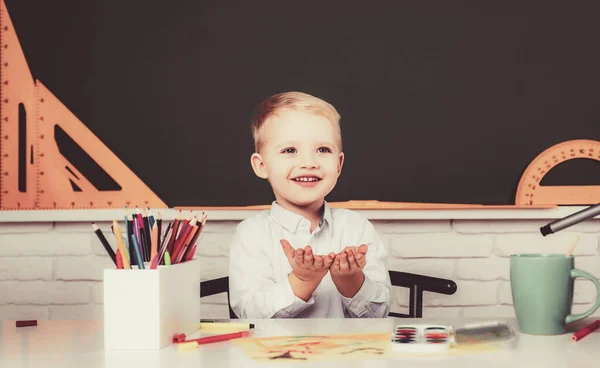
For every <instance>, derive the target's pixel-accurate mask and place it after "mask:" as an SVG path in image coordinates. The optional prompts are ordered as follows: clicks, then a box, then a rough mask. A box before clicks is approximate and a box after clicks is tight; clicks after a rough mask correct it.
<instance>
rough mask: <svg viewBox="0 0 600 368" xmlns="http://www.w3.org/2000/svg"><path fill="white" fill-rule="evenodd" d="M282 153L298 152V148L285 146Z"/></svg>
mask: <svg viewBox="0 0 600 368" xmlns="http://www.w3.org/2000/svg"><path fill="white" fill-rule="evenodd" d="M281 153H296V149H295V148H294V147H289V148H285V149H284V150H282V151H281Z"/></svg>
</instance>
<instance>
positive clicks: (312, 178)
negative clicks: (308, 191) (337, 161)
mask: <svg viewBox="0 0 600 368" xmlns="http://www.w3.org/2000/svg"><path fill="white" fill-rule="evenodd" d="M292 180H293V181H297V182H302V183H313V182H317V181H321V178H317V177H315V176H301V177H298V178H294V179H292Z"/></svg>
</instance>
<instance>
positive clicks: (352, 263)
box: [329, 244, 369, 277]
mask: <svg viewBox="0 0 600 368" xmlns="http://www.w3.org/2000/svg"><path fill="white" fill-rule="evenodd" d="M368 249H369V247H368V246H367V245H366V244H362V245H360V246H358V247H346V248H344V249H343V250H342V251H341V252H340V253H338V254H336V256H335V259H334V260H333V263H332V264H331V267H330V269H329V272H331V277H344V276H352V275H355V274H357V273H359V272H362V269H363V268H364V267H365V265H366V264H367V250H368Z"/></svg>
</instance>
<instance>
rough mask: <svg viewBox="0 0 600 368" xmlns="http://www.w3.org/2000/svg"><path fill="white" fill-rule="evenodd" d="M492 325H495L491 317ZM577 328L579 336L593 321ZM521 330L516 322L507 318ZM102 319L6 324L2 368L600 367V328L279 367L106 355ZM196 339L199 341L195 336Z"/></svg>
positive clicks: (233, 356)
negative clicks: (481, 346)
mask: <svg viewBox="0 0 600 368" xmlns="http://www.w3.org/2000/svg"><path fill="white" fill-rule="evenodd" d="M488 320H489V319H488ZM248 321H249V322H253V323H255V324H256V329H255V331H254V336H255V337H267V336H289V335H313V334H339V333H350V332H360V333H379V332H388V331H390V332H391V331H392V329H393V327H394V326H395V325H397V324H407V323H440V324H444V325H454V326H460V325H462V324H466V323H474V322H480V321H482V320H477V319H444V320H433V319H431V320H430V319H427V320H423V319H395V318H384V319H304V320H298V319H296V320H294V319H285V320H283V319H279V320H248ZM592 321H593V320H590V319H588V320H585V321H580V322H577V323H574V324H573V325H571V326H570V330H573V331H575V330H577V329H579V328H582V327H584V326H585V325H586V324H589V323H591V322H592ZM508 322H509V323H511V324H512V325H513V327H514V328H515V331H518V327H517V325H516V321H514V320H508ZM102 329H103V326H102V322H101V321H38V326H35V327H22V328H16V327H15V321H2V322H0V366H1V367H11V368H21V367H23V368H25V367H27V368H30V367H31V368H33V367H35V368H37V367H43V368H50V367H61V368H80V367H86V368H87V367H89V368H93V367H106V368H108V367H110V368H112V367H126V368H130V367H143V368H158V367H169V368H171V367H196V368H199V367H235V368H240V367H257V366H271V367H274V368H276V367H327V368H333V367H344V368H354V367H369V368H371V367H373V368H377V367H399V366H401V365H404V364H406V365H410V367H411V368H413V367H430V366H432V365H436V366H440V367H445V368H454V367H456V368H459V367H460V368H465V367H486V368H491V367H509V366H512V367H546V368H553V367H556V368H558V367H560V368H565V367H597V366H598V361H599V360H600V330H597V331H596V332H593V333H592V334H589V335H588V336H586V337H585V338H584V339H582V340H581V341H579V342H573V341H571V340H570V338H571V335H572V333H567V334H563V335H558V336H531V335H524V334H520V333H519V334H518V337H517V339H516V342H515V343H514V344H513V345H512V347H506V348H505V349H502V350H499V351H494V352H485V353H472V354H461V355H451V356H436V357H414V356H413V357H394V358H393V359H376V360H369V361H364V360H362V361H361V360H351V361H348V360H346V361H333V362H332V361H327V362H314V363H305V362H300V363H291V362H273V363H268V364H260V363H257V362H255V361H253V360H252V359H251V358H250V357H248V356H247V355H246V354H245V353H244V352H243V351H242V350H241V349H240V348H239V347H237V346H236V345H234V344H233V343H232V342H231V341H226V342H219V343H214V344H208V345H202V346H200V347H199V348H198V349H196V350H193V351H181V352H180V351H177V349H176V348H175V347H174V346H172V345H171V346H168V347H166V348H164V349H162V350H160V351H155V352H106V351H104V347H103V331H102ZM192 337H193V336H192Z"/></svg>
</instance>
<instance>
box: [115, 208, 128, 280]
mask: <svg viewBox="0 0 600 368" xmlns="http://www.w3.org/2000/svg"><path fill="white" fill-rule="evenodd" d="M113 230H114V232H115V238H116V239H117V246H118V248H119V250H120V251H121V257H122V258H123V268H125V269H129V268H131V266H130V264H129V259H128V258H127V256H126V253H125V244H123V238H122V237H121V228H120V227H119V224H118V223H117V221H116V220H114V219H113ZM115 258H116V256H115Z"/></svg>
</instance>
